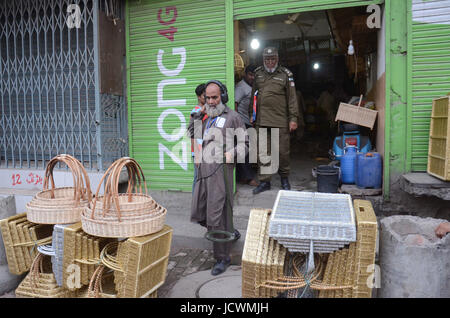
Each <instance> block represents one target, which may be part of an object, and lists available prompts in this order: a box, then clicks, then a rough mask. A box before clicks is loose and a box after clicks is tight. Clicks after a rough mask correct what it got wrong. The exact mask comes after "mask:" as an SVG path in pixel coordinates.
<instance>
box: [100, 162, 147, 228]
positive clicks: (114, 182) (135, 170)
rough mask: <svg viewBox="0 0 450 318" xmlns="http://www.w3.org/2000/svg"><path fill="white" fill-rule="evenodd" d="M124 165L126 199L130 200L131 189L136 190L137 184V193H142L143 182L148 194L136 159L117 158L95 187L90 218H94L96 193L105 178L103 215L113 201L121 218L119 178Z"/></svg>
mask: <svg viewBox="0 0 450 318" xmlns="http://www.w3.org/2000/svg"><path fill="white" fill-rule="evenodd" d="M124 167H126V169H127V173H128V189H127V193H128V201H129V202H131V200H132V193H133V189H134V190H136V187H137V185H139V193H141V194H142V183H144V188H145V194H148V190H147V182H146V181H145V177H144V173H143V171H142V168H141V166H140V165H139V164H138V163H137V161H136V160H135V159H133V158H130V157H123V158H120V159H117V160H116V161H115V162H113V163H112V164H111V166H110V167H109V168H108V169H107V170H106V172H105V174H104V175H103V176H102V179H101V180H100V183H99V185H98V187H97V191H96V194H95V197H94V200H93V205H92V211H91V218H92V219H94V212H95V207H96V205H97V199H98V194H99V192H100V187H101V185H102V184H103V182H104V181H105V179H106V182H105V191H104V195H103V215H105V213H106V212H107V211H108V209H109V207H110V205H111V203H114V204H115V206H116V209H117V213H118V219H119V221H120V220H121V214H120V205H119V178H120V172H121V171H122V169H123V168H124Z"/></svg>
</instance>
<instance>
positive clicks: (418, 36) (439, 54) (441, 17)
mask: <svg viewBox="0 0 450 318" xmlns="http://www.w3.org/2000/svg"><path fill="white" fill-rule="evenodd" d="M412 17H413V21H412V123H411V126H412V128H411V129H412V131H411V138H412V142H411V152H412V153H411V169H412V171H426V169H427V158H428V139H429V131H430V116H431V107H432V100H433V99H434V98H438V97H441V96H444V95H446V94H447V93H449V92H450V1H449V0H440V1H422V0H413V2H412Z"/></svg>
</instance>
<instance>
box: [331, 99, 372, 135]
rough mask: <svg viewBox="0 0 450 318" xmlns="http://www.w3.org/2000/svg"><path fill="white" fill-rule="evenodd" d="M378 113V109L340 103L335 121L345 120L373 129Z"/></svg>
mask: <svg viewBox="0 0 450 318" xmlns="http://www.w3.org/2000/svg"><path fill="white" fill-rule="evenodd" d="M377 114H378V111H376V110H371V109H368V108H365V107H359V106H354V105H350V104H346V103H340V104H339V109H338V112H337V114H336V119H335V121H339V120H340V121H345V122H348V123H353V124H356V125H360V126H364V127H368V128H370V129H373V125H374V124H375V120H376V119H377Z"/></svg>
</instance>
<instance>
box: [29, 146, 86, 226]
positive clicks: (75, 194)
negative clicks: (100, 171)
mask: <svg viewBox="0 0 450 318" xmlns="http://www.w3.org/2000/svg"><path fill="white" fill-rule="evenodd" d="M61 162H62V163H65V164H66V165H67V166H68V167H69V168H70V170H71V172H72V176H73V184H74V186H73V187H63V188H55V181H54V179H53V169H54V167H55V166H56V164H58V163H61ZM49 182H51V188H50V189H49V188H48V187H49ZM91 200H92V193H91V189H90V182H89V177H88V175H87V173H86V170H85V169H84V167H83V165H82V164H81V162H79V161H78V160H77V159H75V158H74V157H72V156H70V155H66V154H63V155H58V156H56V157H54V158H52V159H51V160H50V161H49V163H48V164H47V168H46V170H45V176H44V189H43V191H41V192H38V193H37V194H36V195H35V196H34V198H33V199H32V200H31V201H30V202H29V203H27V205H26V207H27V219H28V220H29V221H30V222H33V223H38V224H67V223H75V222H79V221H80V218H81V212H82V211H83V210H84V208H85V207H86V206H87V205H88V203H89V202H90V201H91Z"/></svg>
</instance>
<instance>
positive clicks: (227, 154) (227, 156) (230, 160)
mask: <svg viewBox="0 0 450 318" xmlns="http://www.w3.org/2000/svg"><path fill="white" fill-rule="evenodd" d="M225 162H226V163H233V154H232V153H230V152H225Z"/></svg>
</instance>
